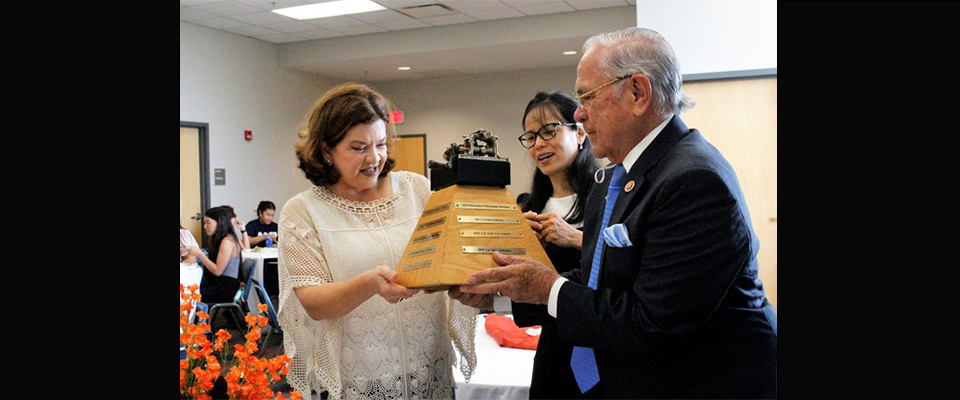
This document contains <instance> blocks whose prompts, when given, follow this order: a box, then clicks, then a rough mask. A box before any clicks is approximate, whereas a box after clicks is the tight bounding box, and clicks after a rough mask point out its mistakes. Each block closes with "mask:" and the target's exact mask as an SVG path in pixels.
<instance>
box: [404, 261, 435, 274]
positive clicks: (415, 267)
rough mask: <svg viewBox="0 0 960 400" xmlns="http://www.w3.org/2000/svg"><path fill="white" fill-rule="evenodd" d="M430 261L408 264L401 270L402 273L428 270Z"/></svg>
mask: <svg viewBox="0 0 960 400" xmlns="http://www.w3.org/2000/svg"><path fill="white" fill-rule="evenodd" d="M430 263H431V261H424V262H422V263H416V264H410V265H408V266H406V267H404V268H403V272H410V271H416V270H418V269H424V268H430Z"/></svg>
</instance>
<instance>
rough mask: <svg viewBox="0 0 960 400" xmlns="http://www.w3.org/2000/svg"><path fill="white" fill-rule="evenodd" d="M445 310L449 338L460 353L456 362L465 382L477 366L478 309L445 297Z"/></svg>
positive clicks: (468, 380)
mask: <svg viewBox="0 0 960 400" xmlns="http://www.w3.org/2000/svg"><path fill="white" fill-rule="evenodd" d="M447 310H448V313H447V319H448V321H449V329H450V339H451V340H452V341H453V348H455V349H456V350H457V353H458V354H459V355H460V357H459V364H458V365H459V367H460V373H462V374H463V377H464V378H465V379H466V380H467V382H470V378H471V377H472V376H473V372H474V371H475V370H476V368H477V351H476V346H475V343H476V342H475V339H476V336H477V313H478V310H477V309H476V308H473V307H468V306H465V305H463V304H462V303H460V302H459V301H456V300H453V299H450V298H447Z"/></svg>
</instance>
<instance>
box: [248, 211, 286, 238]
mask: <svg viewBox="0 0 960 400" xmlns="http://www.w3.org/2000/svg"><path fill="white" fill-rule="evenodd" d="M276 215H277V206H276V205H274V204H273V203H272V202H269V201H261V202H260V205H259V206H257V219H255V220H253V221H250V222H248V223H247V236H248V237H249V238H250V247H267V238H270V239H271V240H272V241H273V243H274V244H276V243H277V231H278V230H279V229H278V227H277V223H276V222H273V219H274V217H276Z"/></svg>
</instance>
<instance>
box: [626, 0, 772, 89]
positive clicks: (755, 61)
mask: <svg viewBox="0 0 960 400" xmlns="http://www.w3.org/2000/svg"><path fill="white" fill-rule="evenodd" d="M637 26H639V27H641V28H650V29H653V30H655V31H657V32H660V34H662V35H663V36H664V37H665V38H666V39H667V41H668V42H670V45H672V46H673V49H674V51H675V52H676V53H677V58H679V59H680V66H681V69H682V70H683V71H682V72H683V74H684V75H689V74H704V73H717V72H727V71H743V70H756V69H770V68H777V2H776V0H637Z"/></svg>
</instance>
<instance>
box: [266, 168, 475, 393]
mask: <svg viewBox="0 0 960 400" xmlns="http://www.w3.org/2000/svg"><path fill="white" fill-rule="evenodd" d="M390 178H391V179H396V180H398V182H397V183H398V185H394V187H396V188H398V190H395V191H394V194H393V195H392V196H391V197H389V198H386V199H382V200H377V201H374V202H370V203H357V202H351V201H347V200H345V199H343V198H340V197H338V196H336V195H334V194H333V193H332V192H330V191H329V190H327V189H326V188H323V187H314V188H312V189H311V190H308V191H305V192H303V193H301V194H299V195H297V196H296V197H294V198H293V199H291V200H290V201H289V202H287V204H286V205H285V206H284V207H283V209H282V215H281V216H280V223H279V226H280V236H281V237H283V240H282V241H280V245H279V246H280V254H279V263H280V265H279V275H280V311H279V319H280V324H281V326H282V327H283V330H284V346H285V348H286V352H287V355H288V356H289V357H290V359H291V364H292V365H291V368H290V374H289V375H288V376H287V381H288V382H289V383H290V385H291V386H292V387H293V388H294V389H296V390H298V391H300V393H301V394H304V397H306V398H309V394H310V393H311V391H315V392H317V393H321V392H323V391H327V392H329V394H330V399H410V400H420V399H449V398H451V397H452V390H453V387H454V386H453V385H454V383H453V376H452V375H453V371H452V368H451V366H453V365H456V354H455V353H454V350H453V349H454V348H456V351H457V353H459V354H460V362H459V367H460V371H461V372H462V373H463V375H464V376H465V377H467V379H468V380H469V378H470V376H471V375H472V374H473V371H474V368H475V367H476V363H477V359H476V353H475V351H474V337H475V335H476V323H475V321H476V315H477V310H476V309H474V308H471V307H466V306H464V305H462V304H460V303H459V302H456V301H453V300H450V299H449V298H448V297H447V296H446V294H445V293H435V294H432V295H425V294H418V295H416V296H414V297H412V298H409V299H407V300H405V301H403V302H402V303H398V304H389V303H387V302H386V300H384V299H383V298H381V297H380V296H373V297H371V298H370V299H369V300H367V301H366V302H364V303H363V304H362V305H360V306H359V307H358V308H356V309H355V310H353V311H352V312H351V313H349V314H347V315H346V316H344V317H342V318H339V319H335V320H325V321H314V320H313V319H311V318H310V317H309V316H308V315H307V313H306V311H305V310H304V309H303V306H302V305H301V304H300V302H299V300H298V298H297V296H296V294H295V293H294V292H293V290H294V289H296V288H300V287H307V286H322V285H323V284H326V283H332V282H345V281H348V280H350V279H353V278H354V277H356V276H358V275H360V274H362V273H364V272H366V271H368V270H370V269H373V268H374V267H376V266H380V265H386V266H390V267H391V268H394V269H396V267H397V263H398V262H399V261H400V258H401V257H402V255H403V250H404V248H405V247H406V245H407V241H408V240H409V239H410V235H411V234H412V233H413V230H414V228H415V227H416V224H417V221H418V220H419V217H420V214H421V213H422V212H423V209H424V207H425V206H426V204H427V200H428V199H429V198H430V183H429V181H427V179H426V178H424V177H423V176H420V175H416V174H413V173H409V172H393V173H391V174H390Z"/></svg>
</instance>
